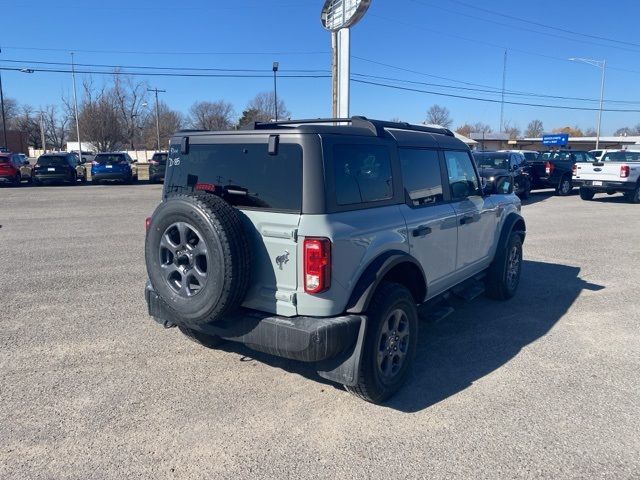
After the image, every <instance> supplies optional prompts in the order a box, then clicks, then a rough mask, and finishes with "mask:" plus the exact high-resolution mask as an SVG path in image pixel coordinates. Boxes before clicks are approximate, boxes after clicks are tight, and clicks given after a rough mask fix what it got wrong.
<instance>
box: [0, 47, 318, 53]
mask: <svg viewBox="0 0 640 480" xmlns="http://www.w3.org/2000/svg"><path fill="white" fill-rule="evenodd" d="M2 48H4V49H6V50H28V51H38V52H64V53H69V52H72V51H73V52H76V53H78V52H79V53H117V54H131V55H328V54H329V52H328V51H326V50H323V51H308V52H305V51H298V52H295V51H294V52H292V51H274V52H193V51H192V52H184V51H183V52H179V51H164V52H163V51H150V50H146V51H143V50H83V49H81V48H45V47H17V46H4V45H3V46H2Z"/></svg>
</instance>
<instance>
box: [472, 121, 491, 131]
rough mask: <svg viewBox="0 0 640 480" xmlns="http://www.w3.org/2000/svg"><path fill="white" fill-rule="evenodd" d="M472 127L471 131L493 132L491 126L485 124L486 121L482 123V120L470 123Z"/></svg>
mask: <svg viewBox="0 0 640 480" xmlns="http://www.w3.org/2000/svg"><path fill="white" fill-rule="evenodd" d="M472 127H473V132H475V133H491V132H493V129H492V128H491V126H490V125H488V124H486V123H482V122H476V123H474V124H473V125H472Z"/></svg>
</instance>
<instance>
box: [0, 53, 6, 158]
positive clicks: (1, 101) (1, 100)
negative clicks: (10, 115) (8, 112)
mask: <svg viewBox="0 0 640 480" xmlns="http://www.w3.org/2000/svg"><path fill="white" fill-rule="evenodd" d="M0 53H2V49H1V48H0ZM0 108H1V109H2V146H3V147H4V148H7V117H6V116H5V113H4V92H3V91H2V70H0Z"/></svg>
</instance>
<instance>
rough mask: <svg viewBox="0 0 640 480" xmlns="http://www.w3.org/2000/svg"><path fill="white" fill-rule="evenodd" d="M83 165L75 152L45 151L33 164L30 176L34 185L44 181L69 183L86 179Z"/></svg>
mask: <svg viewBox="0 0 640 480" xmlns="http://www.w3.org/2000/svg"><path fill="white" fill-rule="evenodd" d="M84 171H85V170H84V165H82V164H81V163H80V159H79V158H78V155H76V154H75V153H67V152H62V153H46V154H44V155H41V156H40V157H39V158H38V161H37V162H36V164H35V165H34V166H33V170H32V171H31V178H32V181H33V183H34V184H35V185H43V184H44V183H71V184H72V185H75V183H76V181H77V180H78V179H80V180H82V181H86V175H85V174H84Z"/></svg>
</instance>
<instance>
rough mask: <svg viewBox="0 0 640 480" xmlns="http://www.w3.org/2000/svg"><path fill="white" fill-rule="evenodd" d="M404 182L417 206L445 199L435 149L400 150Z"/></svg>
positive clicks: (406, 192)
mask: <svg viewBox="0 0 640 480" xmlns="http://www.w3.org/2000/svg"><path fill="white" fill-rule="evenodd" d="M398 153H399V156H400V166H401V168H402V183H403V185H404V190H405V194H406V196H407V197H408V199H409V201H410V203H411V205H413V206H415V207H417V206H421V205H430V204H435V203H440V202H442V201H443V196H442V195H443V189H442V175H441V173H440V161H439V160H438V152H436V151H435V150H417V149H410V148H401V149H400V150H398Z"/></svg>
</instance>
